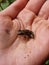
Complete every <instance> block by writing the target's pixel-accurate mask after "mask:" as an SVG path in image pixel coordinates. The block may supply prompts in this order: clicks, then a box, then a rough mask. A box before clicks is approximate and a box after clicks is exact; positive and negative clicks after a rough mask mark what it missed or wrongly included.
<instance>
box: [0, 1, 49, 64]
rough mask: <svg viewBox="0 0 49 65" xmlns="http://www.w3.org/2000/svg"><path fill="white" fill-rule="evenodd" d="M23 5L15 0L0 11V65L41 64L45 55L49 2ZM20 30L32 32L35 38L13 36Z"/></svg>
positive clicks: (48, 37) (48, 49)
mask: <svg viewBox="0 0 49 65" xmlns="http://www.w3.org/2000/svg"><path fill="white" fill-rule="evenodd" d="M27 2H28V0H23V1H22V0H21V1H20V0H17V1H16V2H15V3H13V4H12V5H11V6H10V7H8V8H7V9H5V10H3V11H1V12H0V65H41V64H42V63H43V62H44V61H45V60H46V59H47V57H48V56H49V19H48V17H49V13H48V11H49V6H48V4H49V1H45V0H30V1H29V2H28V3H27ZM44 2H45V3H44ZM22 4H23V6H22ZM26 4H27V5H26ZM25 5H26V6H25ZM24 6H25V8H24ZM47 6H48V7H47ZM23 8H24V9H23ZM21 9H23V10H22V11H21V12H20V10H21ZM37 14H38V15H37ZM20 29H29V30H31V31H33V32H34V34H35V38H34V39H27V40H26V39H25V38H24V37H22V36H17V31H18V30H20Z"/></svg>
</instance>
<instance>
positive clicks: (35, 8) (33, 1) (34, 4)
mask: <svg viewBox="0 0 49 65" xmlns="http://www.w3.org/2000/svg"><path fill="white" fill-rule="evenodd" d="M44 2H45V0H30V1H29V2H28V4H27V5H26V9H28V10H31V11H32V12H34V13H35V14H37V13H38V12H39V10H40V8H41V6H42V5H43V3H44Z"/></svg>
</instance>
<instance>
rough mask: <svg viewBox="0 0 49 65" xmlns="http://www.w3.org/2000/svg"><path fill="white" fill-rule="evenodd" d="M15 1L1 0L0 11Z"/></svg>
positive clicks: (46, 64) (47, 63) (47, 62)
mask: <svg viewBox="0 0 49 65" xmlns="http://www.w3.org/2000/svg"><path fill="white" fill-rule="evenodd" d="M14 1H15V0H0V11H2V10H4V9H5V8H6V7H8V6H9V5H10V4H11V3H13V2H14ZM44 65H49V60H47V61H46V62H45V64H44Z"/></svg>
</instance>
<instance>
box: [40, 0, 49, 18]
mask: <svg viewBox="0 0 49 65" xmlns="http://www.w3.org/2000/svg"><path fill="white" fill-rule="evenodd" d="M39 16H40V17H43V18H45V19H47V18H48V17H49V0H47V1H46V2H45V4H44V5H43V7H42V8H41V10H40V12H39Z"/></svg>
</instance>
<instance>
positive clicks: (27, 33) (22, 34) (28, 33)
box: [17, 30, 34, 39]
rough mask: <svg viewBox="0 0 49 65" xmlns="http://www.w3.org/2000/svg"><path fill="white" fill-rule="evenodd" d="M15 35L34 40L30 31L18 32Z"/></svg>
mask: <svg viewBox="0 0 49 65" xmlns="http://www.w3.org/2000/svg"><path fill="white" fill-rule="evenodd" d="M17 35H20V36H25V37H28V38H33V39H34V33H33V32H32V31H30V30H18V32H17Z"/></svg>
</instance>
